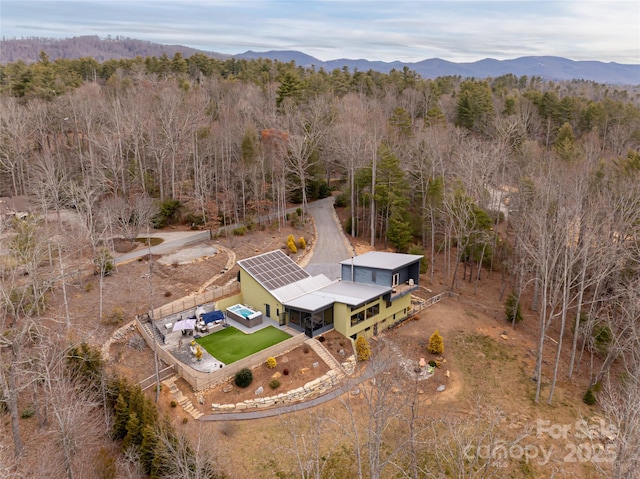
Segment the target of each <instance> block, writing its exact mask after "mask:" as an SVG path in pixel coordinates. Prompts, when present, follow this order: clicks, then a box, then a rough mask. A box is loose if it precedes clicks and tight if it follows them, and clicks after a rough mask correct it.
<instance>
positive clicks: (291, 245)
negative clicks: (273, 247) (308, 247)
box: [287, 235, 298, 254]
mask: <svg viewBox="0 0 640 479" xmlns="http://www.w3.org/2000/svg"><path fill="white" fill-rule="evenodd" d="M287 248H289V251H291V252H292V253H294V254H295V253H297V252H298V248H297V247H296V240H295V238H294V237H293V235H289V236H288V237H287Z"/></svg>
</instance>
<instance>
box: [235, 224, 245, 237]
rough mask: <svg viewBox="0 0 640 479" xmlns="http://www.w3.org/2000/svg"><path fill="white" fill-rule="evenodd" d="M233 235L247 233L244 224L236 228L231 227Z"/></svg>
mask: <svg viewBox="0 0 640 479" xmlns="http://www.w3.org/2000/svg"><path fill="white" fill-rule="evenodd" d="M232 233H233V236H244V235H246V234H247V228H246V227H245V226H239V227H237V228H233V231H232Z"/></svg>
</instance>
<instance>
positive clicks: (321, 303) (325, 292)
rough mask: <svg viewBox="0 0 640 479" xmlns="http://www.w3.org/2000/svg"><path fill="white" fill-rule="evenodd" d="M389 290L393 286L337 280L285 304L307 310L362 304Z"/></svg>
mask: <svg viewBox="0 0 640 479" xmlns="http://www.w3.org/2000/svg"><path fill="white" fill-rule="evenodd" d="M389 291H391V288H390V287H387V286H377V285H373V284H363V283H354V282H351V281H336V282H334V283H331V284H329V285H327V286H325V287H324V288H322V289H319V290H317V291H314V292H313V293H309V294H305V295H304V296H300V297H298V298H296V299H294V300H292V301H287V302H286V303H284V304H285V306H288V307H291V308H295V309H303V310H305V311H317V310H319V309H322V308H325V307H328V306H330V305H331V304H333V303H343V304H346V305H348V306H360V305H361V304H364V303H366V302H368V301H373V300H375V299H378V298H379V297H380V296H382V295H384V294H386V293H388V292H389Z"/></svg>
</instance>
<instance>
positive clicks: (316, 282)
mask: <svg viewBox="0 0 640 479" xmlns="http://www.w3.org/2000/svg"><path fill="white" fill-rule="evenodd" d="M332 282H333V281H332V280H330V279H329V278H327V277H326V276H325V275H324V274H319V275H317V276H311V277H310V278H305V279H301V280H300V281H296V282H295V283H291V284H287V285H286V286H282V287H280V288H278V289H274V290H273V291H271V294H272V295H273V296H275V297H276V298H277V299H278V300H279V301H280V302H281V303H286V302H287V301H291V300H293V299H295V298H298V297H300V296H302V295H306V294H308V293H312V292H313V291H317V290H318V289H320V288H324V287H325V286H327V285H329V284H331V283H332Z"/></svg>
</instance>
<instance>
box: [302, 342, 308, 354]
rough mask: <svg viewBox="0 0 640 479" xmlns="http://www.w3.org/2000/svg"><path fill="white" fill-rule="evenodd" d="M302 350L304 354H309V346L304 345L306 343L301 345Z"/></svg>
mask: <svg viewBox="0 0 640 479" xmlns="http://www.w3.org/2000/svg"><path fill="white" fill-rule="evenodd" d="M302 352H303V353H304V354H309V346H308V345H306V344H305V345H304V346H302Z"/></svg>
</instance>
